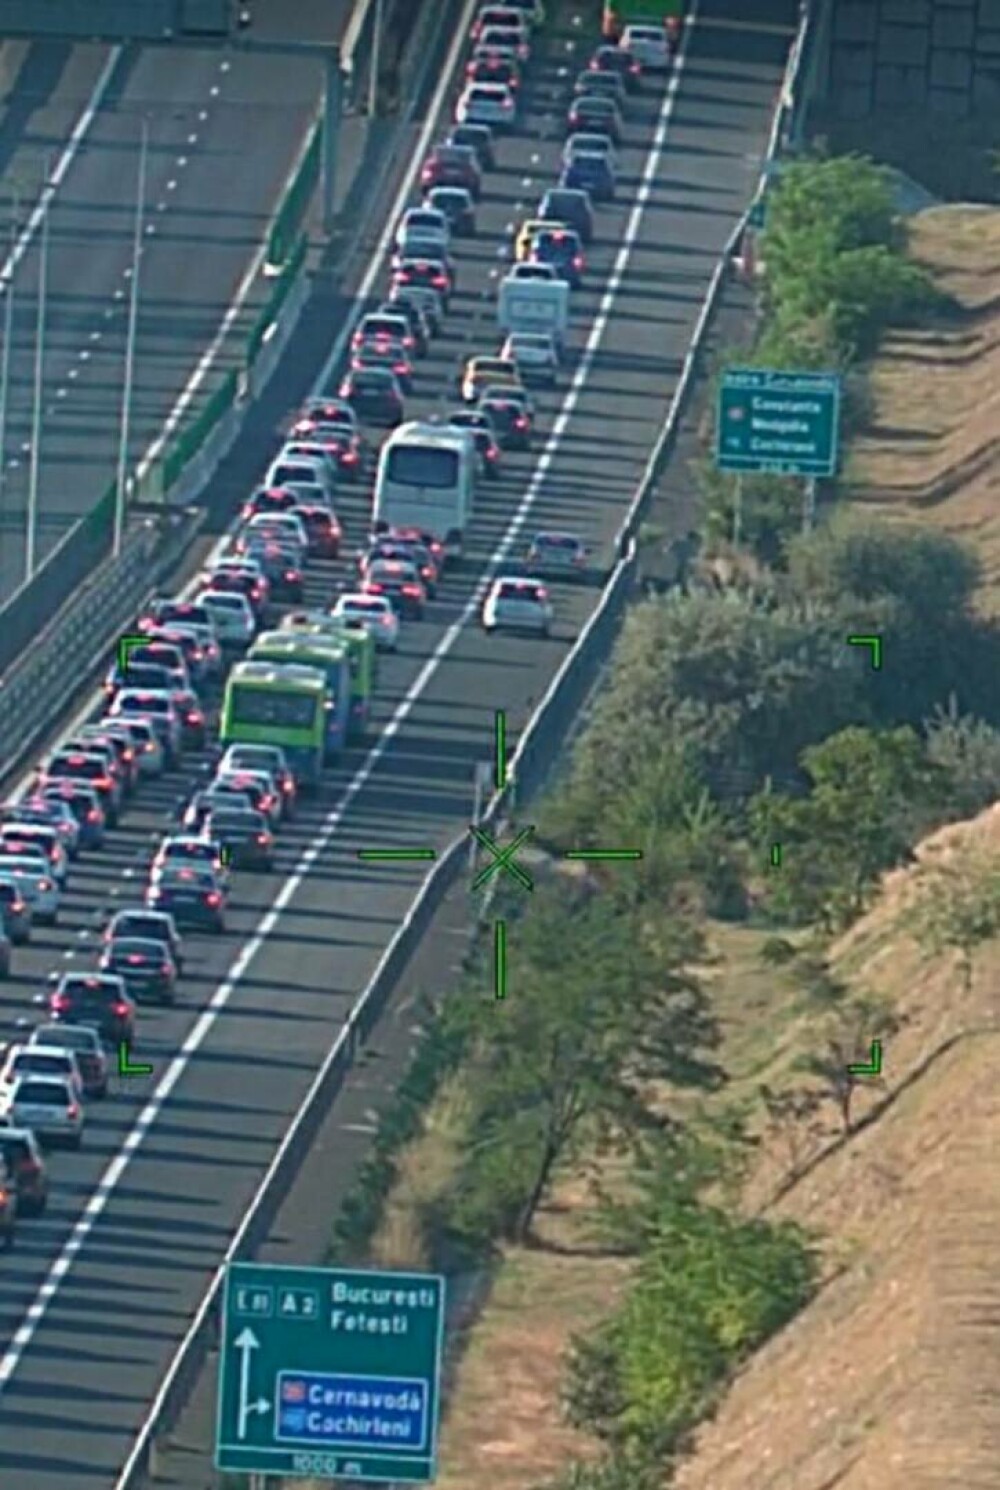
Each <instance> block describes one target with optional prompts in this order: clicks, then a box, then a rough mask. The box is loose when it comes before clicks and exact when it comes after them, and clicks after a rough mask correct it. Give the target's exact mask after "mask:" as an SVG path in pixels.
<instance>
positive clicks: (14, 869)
mask: <svg viewBox="0 0 1000 1490" xmlns="http://www.w3.org/2000/svg"><path fill="white" fill-rule="evenodd" d="M0 875H2V876H3V878H4V879H5V880H12V881H13V882H14V884H15V885H16V886H17V888H18V890H19V892H20V895H21V899H22V900H24V901H25V902H26V904H27V906H28V908H29V910H30V911H31V917H32V920H33V921H39V922H41V923H42V924H43V925H46V926H55V925H56V924H57V922H58V920H59V904H60V901H61V899H62V892H61V891H60V889H59V885H58V882H57V881H56V879H55V878H54V877H53V876H52V875H51V874H49V873H48V872H47V871H46V870H42V869H40V868H39V862H38V859H37V858H27V859H15V858H13V857H10V858H6V857H5V858H4V859H2V860H0Z"/></svg>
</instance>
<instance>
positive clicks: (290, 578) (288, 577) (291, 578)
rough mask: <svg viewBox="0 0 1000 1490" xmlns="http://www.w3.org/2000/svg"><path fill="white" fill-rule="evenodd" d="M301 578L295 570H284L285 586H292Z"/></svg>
mask: <svg viewBox="0 0 1000 1490" xmlns="http://www.w3.org/2000/svg"><path fill="white" fill-rule="evenodd" d="M301 578H302V576H301V574H300V573H299V571H298V570H297V569H286V570H285V582H286V583H287V584H294V583H295V581H296V580H300V579H301Z"/></svg>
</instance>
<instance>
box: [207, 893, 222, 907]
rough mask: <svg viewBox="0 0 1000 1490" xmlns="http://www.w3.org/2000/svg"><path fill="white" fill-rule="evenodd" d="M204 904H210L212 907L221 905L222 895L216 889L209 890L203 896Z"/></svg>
mask: <svg viewBox="0 0 1000 1490" xmlns="http://www.w3.org/2000/svg"><path fill="white" fill-rule="evenodd" d="M205 904H206V905H211V906H213V907H214V906H217V905H221V904H222V896H221V895H220V894H219V893H218V891H217V890H209V892H208V894H207V895H206V896H205Z"/></svg>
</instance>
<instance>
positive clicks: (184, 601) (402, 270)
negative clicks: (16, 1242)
mask: <svg viewBox="0 0 1000 1490" xmlns="http://www.w3.org/2000/svg"><path fill="white" fill-rule="evenodd" d="M543 18H544V12H543V6H542V3H541V0H506V3H503V4H487V5H484V6H483V7H482V8H481V10H480V12H479V14H478V15H477V17H476V19H475V21H474V23H473V27H472V34H471V38H470V41H471V47H470V53H469V57H468V61H467V64H466V67H465V75H464V78H463V81H462V88H461V93H460V96H459V97H458V99H457V101H456V103H455V108H454V122H453V125H452V128H451V129H450V131H449V132H448V134H447V136H446V137H445V138H444V139H443V140H442V141H440V142H439V143H438V144H437V145H436V146H435V147H434V148H433V149H432V150H431V152H430V153H429V155H428V157H427V159H426V160H425V161H424V162H423V165H422V168H421V171H420V173H419V179H420V185H421V192H422V195H421V200H420V201H419V202H417V203H415V204H414V205H413V206H412V207H410V208H409V209H407V211H406V212H405V213H404V214H403V216H402V218H401V220H400V222H399V223H398V225H397V230H396V234H395V242H394V253H393V257H392V261H391V264H390V269H389V282H388V285H387V287H386V293H385V297H384V299H383V300H382V302H381V303H380V304H379V305H378V306H376V307H375V308H374V309H373V310H372V311H371V312H370V313H369V314H367V315H366V316H365V317H364V318H363V319H362V320H361V322H360V324H359V326H358V328H357V330H356V332H355V333H354V336H353V338H352V341H351V348H350V359H349V365H348V367H347V369H346V370H345V374H344V378H343V381H342V382H341V384H340V386H339V388H338V391H337V393H336V394H335V395H331V396H321V397H316V398H312V399H309V400H308V401H307V402H306V403H305V404H304V405H303V406H302V408H301V409H300V410H299V411H298V413H297V415H296V417H295V418H294V420H293V421H292V422H291V425H290V427H289V430H288V434H287V437H286V439H285V441H284V443H283V445H282V447H281V449H280V450H279V451H278V453H277V455H276V456H275V458H274V460H273V461H272V462H271V464H270V466H269V467H268V469H267V471H266V473H265V476H264V479H263V481H262V483H261V485H260V487H259V488H258V489H256V490H255V491H253V492H252V493H251V494H250V495H249V496H248V498H247V500H246V501H245V503H244V504H243V507H242V509H241V512H240V515H239V521H238V524H237V527H236V530H235V532H234V534H233V537H232V540H231V542H230V543H229V545H228V547H227V548H226V550H225V551H224V552H222V553H221V554H220V556H219V557H217V558H216V559H214V560H213V561H212V562H211V563H209V564H208V565H207V566H206V567H205V569H204V570H203V571H202V573H201V574H200V576H199V581H198V584H197V585H196V586H195V589H194V593H193V596H190V597H188V596H169V597H162V598H159V599H157V600H154V601H153V602H151V604H150V605H149V606H148V608H147V610H146V612H145V613H144V614H143V616H141V617H140V618H139V620H138V622H137V625H136V626H135V628H133V632H132V633H131V634H130V636H129V637H128V638H122V642H121V645H120V648H119V650H118V655H117V656H116V658H115V661H114V663H113V664H112V665H111V666H110V667H109V669H108V672H107V675H106V677H105V680H104V685H103V705H102V712H101V714H100V716H99V717H97V718H95V719H93V720H92V721H91V722H89V723H87V724H84V725H81V726H80V727H79V728H78V729H76V730H75V732H74V733H73V734H72V735H71V736H70V737H69V738H67V739H64V740H62V741H60V743H59V745H58V746H57V747H56V748H55V749H53V750H52V751H50V753H49V754H48V755H47V756H46V757H45V758H44V759H43V761H42V763H41V765H40V766H39V768H38V770H37V772H36V773H35V775H34V777H33V778H32V780H31V782H30V784H29V786H28V788H27V790H26V792H25V794H24V795H23V797H21V798H20V799H18V800H16V801H9V802H4V803H2V804H0V977H6V976H9V975H10V973H11V969H12V966H13V962H14V959H15V957H16V950H15V949H16V947H17V946H19V945H23V944H25V943H26V942H28V941H30V940H31V938H32V936H33V933H34V929H35V927H36V925H52V926H54V925H56V924H57V923H58V920H59V916H60V910H61V901H62V897H63V895H64V893H65V890H66V887H67V885H68V883H69V882H70V880H71V877H72V874H73V866H74V864H75V863H76V862H77V860H78V859H80V858H81V857H85V856H86V855H88V854H90V853H93V852H99V851H100V850H101V849H102V847H103V846H104V844H105V842H106V839H107V835H108V834H109V833H113V832H114V831H115V829H116V828H117V826H118V824H119V822H120V820H121V818H122V815H123V814H124V813H125V812H127V809H128V804H129V802H130V800H131V799H132V797H133V795H134V794H135V793H137V792H141V791H142V788H143V785H144V783H146V782H148V781H150V780H156V779H159V778H161V777H163V776H164V775H165V774H167V773H169V772H171V771H173V770H174V769H176V768H177V767H178V766H179V765H180V764H181V763H182V762H183V761H184V759H185V757H186V756H187V754H188V753H189V752H202V751H203V750H204V749H205V747H206V745H207V744H208V743H209V721H210V716H211V711H212V698H211V695H212V694H213V692H214V690H216V689H217V688H218V686H219V684H220V682H221V681H222V680H223V679H224V677H225V674H226V671H227V669H228V667H229V666H230V665H231V664H232V663H233V662H234V661H236V660H237V659H239V658H241V657H242V656H243V655H244V654H245V653H246V652H247V650H248V649H249V648H250V646H251V645H252V643H253V641H254V639H255V638H256V637H257V635H258V634H259V633H261V632H262V631H263V630H264V629H266V628H267V627H268V626H269V625H270V624H271V622H272V621H273V619H274V615H275V609H276V607H280V606H282V605H285V604H292V605H298V604H301V603H302V602H303V600H304V598H305V577H306V570H307V567H308V566H309V565H311V564H313V563H314V562H315V561H317V560H318V561H321V562H323V561H330V560H335V559H338V558H339V559H343V558H344V554H343V540H344V535H343V528H342V525H341V522H340V519H339V517H338V513H337V498H338V492H339V490H340V487H341V483H344V482H356V481H361V480H364V479H365V478H366V476H367V473H368V472H369V470H370V469H371V462H372V458H373V455H374V450H373V447H372V442H371V441H370V437H369V435H368V434H367V433H366V426H369V425H374V426H382V427H387V428H393V427H395V426H396V425H398V424H399V423H401V422H402V420H403V419H404V417H405V404H406V399H407V397H408V396H409V395H410V394H411V393H412V391H413V389H414V387H415V386H416V384H417V382H418V379H419V366H420V362H421V359H422V358H423V357H425V356H426V354H427V351H428V349H429V346H430V344H431V342H432V340H433V339H434V338H435V337H436V336H437V335H438V334H439V333H440V330H441V327H442V325H443V324H444V321H445V318H446V316H447V313H448V306H449V301H450V298H451V296H452V294H453V293H454V290H455V286H456V283H457V275H458V269H457V266H456V263H455V261H454V257H453V253H452V246H453V242H454V241H455V240H457V239H461V238H463V237H466V236H472V235H474V234H475V232H476V216H477V204H478V202H479V201H480V199H481V197H482V194H483V192H484V190H485V189H486V187H485V182H486V178H487V177H488V174H489V172H490V171H492V170H493V169H495V167H496V162H497V150H496V145H495V138H494V137H495V133H497V132H500V133H502V132H504V131H507V130H512V129H516V128H517V125H518V122H519V118H520V114H521V110H522V107H523V88H524V79H525V76H526V73H527V70H528V69H529V68H530V65H531V52H532V43H533V38H534V33H535V31H536V30H537V27H538V26H539V25H540V23H541V21H542V19H543ZM648 29H649V28H642V27H629V28H627V30H626V33H625V35H624V36H623V38H622V42H621V43H620V44H619V45H617V46H607V45H602V46H600V47H598V48H597V50H596V51H595V53H594V55H593V57H592V58H591V59H590V62H589V63H588V66H587V68H586V70H585V71H584V72H583V73H581V75H580V77H579V78H578V79H577V81H576V83H575V85H574V88H573V97H572V100H571V101H570V104H569V108H568V113H567V119H566V125H567V139H566V143H565V147H564V150H563V156H562V169H561V175H560V178H559V181H558V183H557V184H556V185H555V186H553V187H552V188H551V189H549V190H547V191H545V192H544V193H543V195H542V197H541V200H540V201H539V203H538V206H537V208H536V209H535V210H534V212H533V213H532V214H531V215H529V217H528V218H527V219H526V220H525V222H524V223H523V224H521V225H520V227H519V228H518V230H517V232H516V234H515V237H514V240H513V244H512V248H513V259H514V266H513V269H512V271H511V273H512V275H514V276H516V277H519V278H523V279H525V280H530V279H545V280H559V281H562V282H563V283H565V284H567V285H568V286H569V287H570V291H571V292H572V291H574V290H576V289H577V288H578V287H579V286H580V285H581V284H582V283H583V282H584V277H585V274H586V252H587V249H588V246H589V245H590V244H591V242H592V241H593V239H594V236H595V234H596V233H597V231H598V216H599V207H598V206H596V205H595V204H598V203H600V202H601V201H604V200H610V199H612V198H613V197H614V194H615V188H616V178H617V169H618V166H617V155H616V149H617V147H618V145H619V144H620V142H621V139H622V136H623V133H624V130H625V128H626V125H627V118H628V111H629V104H630V99H631V97H632V96H633V94H634V93H635V91H636V90H637V89H638V88H639V87H641V83H642V77H643V74H644V71H645V70H646V69H647V68H652V69H654V70H658V69H660V68H661V67H662V65H663V61H662V56H661V53H660V51H659V50H658V47H657V42H658V38H657V37H655V36H647V35H645V31H646V30H648ZM653 29H654V30H655V28H653ZM640 33H642V34H640ZM666 57H667V60H666V66H669V52H668V53H667V54H666ZM564 356H565V352H564V348H563V346H562V345H561V344H560V342H559V341H558V339H557V338H556V337H554V336H553V335H549V334H543V333H540V332H531V331H528V330H517V331H512V332H509V333H508V334H506V335H504V336H502V337H501V338H500V344H499V345H498V346H494V347H491V348H487V349H485V350H484V351H482V352H474V353H473V354H472V355H470V356H469V357H468V359H467V361H466V362H465V365H464V366H463V368H462V369H461V371H460V373H459V376H458V379H457V387H456V395H457V398H456V402H457V403H458V404H459V405H460V407H456V408H455V409H454V410H453V411H452V412H450V413H448V414H446V415H445V416H444V417H443V421H442V422H443V423H444V424H445V425H447V426H454V427H455V428H457V429H462V430H465V431H467V432H468V434H469V436H470V439H471V441H472V444H473V445H474V447H475V452H476V457H477V459H478V463H479V470H480V472H481V473H482V474H484V475H486V476H487V477H489V478H492V479H495V478H496V477H498V476H499V475H500V474H501V472H502V469H503V461H504V456H505V454H506V452H508V451H517V450H527V449H530V447H531V445H532V442H533V439H534V436H535V421H536V417H537V409H536V403H535V397H534V394H533V391H532V390H533V389H535V388H544V389H552V388H555V387H557V386H558V384H559V381H560V378H561V376H562V373H563V366H564ZM588 560H589V555H588V551H587V548H586V545H585V544H584V543H583V541H582V540H581V539H580V537H579V536H578V535H576V534H574V533H572V532H570V531H562V530H556V529H546V530H544V531H540V532H537V533H536V534H535V535H534V536H533V537H532V539H531V541H530V543H529V544H528V546H527V549H526V551H525V553H524V555H523V562H522V563H521V565H520V566H519V567H518V568H517V570H516V572H509V573H504V574H501V575H498V576H497V577H496V578H495V579H494V580H493V581H492V583H491V585H490V586H489V589H488V592H487V594H486V597H485V599H484V601H483V605H482V611H481V621H482V625H483V628H484V629H485V630H486V631H487V632H492V631H496V630H499V629H502V628H511V629H516V630H523V629H527V630H530V631H535V632H538V633H539V634H541V635H546V636H547V635H548V634H549V633H550V631H551V628H552V625H553V621H554V612H553V606H552V601H551V598H550V595H549V592H548V589H547V586H546V584H545V581H546V579H550V578H554V579H558V580H567V579H577V578H583V577H585V576H586V574H587V566H588ZM352 562H353V568H354V577H353V579H352V580H350V581H349V582H348V584H347V585H341V586H340V587H339V593H334V594H331V596H330V604H329V609H328V614H330V615H332V616H334V617H336V618H338V619H343V620H345V621H347V622H349V623H352V624H360V625H362V626H364V627H365V629H366V630H368V632H369V633H370V635H371V636H372V637H373V638H374V641H375V644H376V646H377V648H378V649H379V650H382V651H389V652H392V651H395V650H396V648H397V647H398V645H399V641H400V635H401V631H402V627H403V625H404V623H405V622H406V621H408V620H414V621H419V620H420V618H421V617H422V616H423V615H424V614H425V608H426V605H427V603H428V602H429V601H432V600H433V599H434V598H435V596H436V595H437V593H438V588H439V585H440V583H441V574H442V569H443V566H444V550H443V545H442V542H441V541H440V539H439V538H437V537H436V536H435V535H433V534H432V533H430V532H427V531H423V530H422V529H420V528H417V527H389V528H388V529H387V530H385V531H380V532H377V533H374V532H373V533H372V535H371V536H370V538H369V540H368V541H367V543H366V544H364V545H363V546H362V547H361V548H360V549H358V550H357V552H356V553H354V555H353V560H352ZM298 791H299V782H298V781H297V779H296V776H295V773H294V771H293V769H292V767H291V765H290V764H289V762H288V760H287V759H286V758H285V755H284V752H283V751H282V750H281V749H280V748H279V747H277V746H272V745H258V744H239V745H231V746H229V748H228V749H227V750H226V751H225V753H224V754H222V755H221V757H220V758H219V759H218V760H217V761H216V762H215V764H214V766H210V767H209V768H208V771H207V772H206V777H205V780H204V781H203V783H202V784H201V785H200V786H199V788H198V790H196V791H195V792H193V793H192V794H191V795H190V796H189V797H188V798H187V799H186V800H185V801H183V802H182V803H180V804H179V805H178V809H177V823H176V825H175V827H174V828H173V829H172V830H171V831H170V832H168V833H167V834H166V835H165V836H164V837H163V838H162V840H161V841H160V842H159V844H158V845H157V847H156V849H155V851H154V852H153V854H152V856H151V859H150V862H149V864H148V869H147V876H146V883H145V886H144V888H143V890H142V892H141V894H140V895H138V896H137V897H136V903H135V904H133V905H127V906H124V907H122V908H121V909H119V910H118V911H117V912H116V913H115V914H114V915H112V916H111V917H109V919H108V920H107V923H106V925H104V926H103V927H102V929H101V934H100V939H99V945H98V947H97V950H96V956H95V958H94V964H93V966H92V967H90V968H66V969H63V970H62V971H59V972H53V973H52V974H51V976H50V980H49V987H48V989H47V992H46V994H45V996H44V999H43V1000H42V1002H43V1003H44V1017H43V1020H42V1022H40V1023H39V1024H38V1025H37V1026H36V1028H34V1029H32V1030H31V1031H29V1032H27V1033H26V1034H25V1035H24V1036H22V1037H19V1038H18V1040H17V1041H16V1042H14V1043H12V1044H10V1045H9V1046H8V1047H7V1048H6V1050H5V1051H4V1052H3V1053H2V1056H0V1244H6V1245H9V1243H10V1242H11V1241H12V1239H13V1236H14V1229H15V1222H16V1218H17V1216H18V1215H20V1216H29V1215H32V1214H35V1215H38V1214H41V1213H42V1212H43V1211H44V1209H45V1207H46V1204H47V1200H48V1191H49V1180H48V1172H47V1167H46V1161H45V1148H46V1147H47V1146H49V1145H55V1144H63V1145H67V1146H69V1147H73V1148H77V1147H79V1146H80V1144H81V1143H82V1142H83V1141H84V1136H85V1132H86V1114H87V1109H88V1105H89V1104H90V1103H91V1102H95V1101H100V1100H101V1099H103V1098H104V1097H105V1096H106V1095H107V1093H108V1091H109V1087H110V1072H111V1070H112V1068H113V1063H114V1059H115V1055H116V1053H117V1051H118V1050H119V1049H120V1047H122V1046H125V1047H127V1048H131V1046H132V1045H133V1043H134V1042H135V1040H136V1037H137V1031H138V1023H139V1011H140V1008H141V1007H142V1006H143V1005H144V1004H149V1003H155V1004H159V1005H163V1006H170V1005H172V1004H174V1003H175V1002H176V1001H177V1000H178V999H179V998H180V997H181V996H182V992H183V982H184V969H185V941H184V938H185V936H186V935H187V934H188V933H189V932H208V933H209V934H212V935H218V934H221V933H223V932H224V931H225V930H226V927H227V912H228V908H229V901H230V895H231V890H232V883H233V876H234V874H238V873H241V872H243V871H251V872H252V871H263V872H268V871H271V870H273V869H274V868H275V865H276V857H277V848H278V839H279V836H280V834H281V831H282V828H283V826H284V825H285V824H286V823H287V822H288V821H289V820H290V819H291V818H292V817H294V814H295V811H296V806H297V798H298Z"/></svg>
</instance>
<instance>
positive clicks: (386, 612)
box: [331, 594, 399, 652]
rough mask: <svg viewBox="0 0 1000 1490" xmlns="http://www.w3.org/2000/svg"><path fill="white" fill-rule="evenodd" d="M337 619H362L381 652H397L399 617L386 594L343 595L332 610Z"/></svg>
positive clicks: (363, 624)
mask: <svg viewBox="0 0 1000 1490" xmlns="http://www.w3.org/2000/svg"><path fill="white" fill-rule="evenodd" d="M331 614H332V615H334V616H336V618H337V620H338V621H339V620H343V621H360V622H361V624H362V626H364V628H365V630H366V631H368V632H369V633H370V634H371V635H372V636H373V637H374V638H375V645H376V647H377V648H378V649H379V651H380V652H395V650H396V647H397V645H398V643H399V617H398V616H397V615H396V612H395V611H394V610H393V608H392V602H391V601H389V600H387V599H386V597H385V596H384V595H357V594H351V595H341V596H340V598H339V599H338V601H337V603H336V605H335V606H334V607H333V610H332V612H331Z"/></svg>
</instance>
